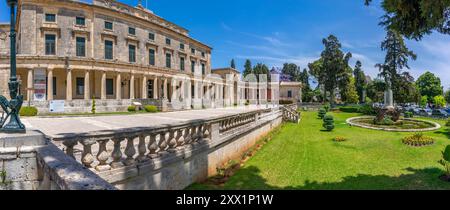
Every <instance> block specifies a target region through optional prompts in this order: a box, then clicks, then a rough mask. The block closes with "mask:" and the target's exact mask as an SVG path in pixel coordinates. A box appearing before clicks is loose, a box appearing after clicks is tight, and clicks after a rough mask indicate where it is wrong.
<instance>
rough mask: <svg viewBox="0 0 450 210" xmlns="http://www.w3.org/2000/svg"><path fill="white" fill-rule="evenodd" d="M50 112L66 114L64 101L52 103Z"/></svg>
mask: <svg viewBox="0 0 450 210" xmlns="http://www.w3.org/2000/svg"><path fill="white" fill-rule="evenodd" d="M49 111H50V113H63V112H64V100H54V101H50V105H49Z"/></svg>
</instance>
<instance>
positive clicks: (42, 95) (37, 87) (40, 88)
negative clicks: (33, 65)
mask: <svg viewBox="0 0 450 210" xmlns="http://www.w3.org/2000/svg"><path fill="white" fill-rule="evenodd" d="M33 78H34V81H33V84H34V85H33V89H34V95H33V100H35V101H45V99H46V94H47V81H46V72H45V69H35V70H34V75H33Z"/></svg>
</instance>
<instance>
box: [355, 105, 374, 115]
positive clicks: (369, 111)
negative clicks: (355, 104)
mask: <svg viewBox="0 0 450 210" xmlns="http://www.w3.org/2000/svg"><path fill="white" fill-rule="evenodd" d="M358 112H359V113H361V114H365V115H375V114H376V112H375V109H374V108H373V106H372V105H370V104H365V105H363V106H361V107H359V109H358Z"/></svg>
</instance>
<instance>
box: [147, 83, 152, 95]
mask: <svg viewBox="0 0 450 210" xmlns="http://www.w3.org/2000/svg"><path fill="white" fill-rule="evenodd" d="M147 95H148V97H149V98H151V99H153V80H148V81H147Z"/></svg>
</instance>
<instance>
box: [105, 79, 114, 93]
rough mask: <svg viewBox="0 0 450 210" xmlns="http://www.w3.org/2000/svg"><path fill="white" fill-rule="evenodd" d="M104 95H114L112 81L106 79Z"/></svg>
mask: <svg viewBox="0 0 450 210" xmlns="http://www.w3.org/2000/svg"><path fill="white" fill-rule="evenodd" d="M106 95H114V80H113V79H106Z"/></svg>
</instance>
